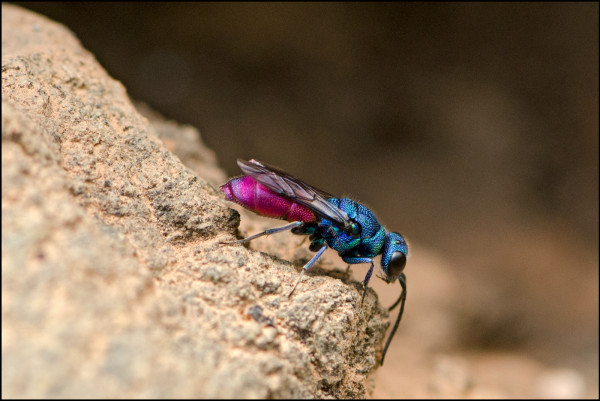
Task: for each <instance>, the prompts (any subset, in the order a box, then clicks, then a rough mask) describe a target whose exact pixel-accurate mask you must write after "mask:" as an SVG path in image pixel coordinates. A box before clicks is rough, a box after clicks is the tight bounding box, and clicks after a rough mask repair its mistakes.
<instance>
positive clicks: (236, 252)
mask: <svg viewBox="0 0 600 401" xmlns="http://www.w3.org/2000/svg"><path fill="white" fill-rule="evenodd" d="M145 113H146V114H147V115H148V116H149V118H150V121H149V120H148V119H147V118H145V117H143V116H142V115H141V114H140V112H138V110H137V109H136V107H135V106H134V105H133V104H132V103H131V101H130V100H129V99H128V97H127V94H126V91H125V89H124V88H123V86H122V85H121V84H120V83H119V82H117V81H115V80H114V79H112V78H111V77H109V76H108V75H107V73H106V71H104V70H103V69H102V68H101V67H100V66H99V65H98V63H97V61H96V60H95V59H94V57H93V56H92V55H91V54H90V53H89V52H87V51H86V50H85V49H83V48H82V47H81V45H80V43H79V42H78V41H77V39H76V38H75V37H74V36H73V34H72V33H71V32H69V31H68V30H67V29H66V28H65V27H63V26H61V25H59V24H56V23H54V22H52V21H50V20H48V19H46V18H44V17H41V16H39V15H37V14H34V13H31V12H28V11H26V10H23V9H20V8H18V7H15V6H11V5H6V4H3V5H2V320H3V328H2V351H3V368H2V379H3V380H2V394H3V396H5V397H43V398H45V397H75V398H79V397H203V398H213V397H260V398H264V397H319V398H322V397H364V396H365V394H366V384H367V383H368V379H367V376H368V374H369V372H371V371H372V369H373V368H374V366H375V364H376V359H377V355H378V352H379V350H380V347H381V343H382V340H383V336H384V333H385V329H386V327H387V319H385V318H386V313H385V311H383V310H382V309H381V307H380V306H379V304H378V303H377V301H376V298H375V297H374V296H373V292H372V291H371V292H370V293H369V296H368V298H367V300H366V302H365V307H364V308H362V309H361V308H360V306H359V299H360V297H359V289H360V286H359V285H358V284H357V283H355V282H350V283H348V282H347V280H340V278H342V279H343V278H344V276H343V275H341V274H337V277H338V278H335V277H334V278H332V277H328V276H326V275H325V274H324V273H325V272H324V271H321V270H318V269H317V270H316V274H310V275H308V276H307V277H306V278H305V279H304V280H303V282H302V285H301V286H300V287H299V288H298V291H297V292H296V294H295V296H294V297H292V299H289V300H288V298H287V297H286V296H285V294H286V293H287V291H289V289H290V288H291V285H292V284H293V282H294V281H295V280H296V278H297V277H298V274H299V272H298V267H297V266H296V267H295V266H293V265H292V264H291V263H289V262H285V261H282V260H279V259H276V258H274V257H272V256H269V255H267V254H265V253H261V252H257V251H250V250H248V249H246V248H244V247H241V246H219V244H218V241H220V240H228V239H229V240H230V239H232V238H233V236H232V235H233V234H234V233H235V229H236V226H237V224H239V215H238V213H237V212H236V211H234V210H233V209H230V205H229V204H227V202H225V201H224V199H223V197H222V196H221V193H220V192H219V191H218V190H217V189H215V185H216V184H217V183H218V182H222V181H223V180H224V179H225V176H224V174H223V173H222V172H221V170H219V169H218V167H217V166H216V160H215V157H214V155H213V154H212V152H210V151H209V150H207V149H205V148H204V147H203V145H202V144H201V143H200V142H199V135H198V133H197V131H196V130H195V129H193V128H191V127H182V126H179V125H177V124H175V123H171V122H167V121H164V119H162V118H160V117H159V116H157V115H155V114H152V112H149V111H148V110H145ZM159 137H162V138H163V140H162V141H161V139H159ZM169 148H170V149H171V150H174V151H175V152H176V153H178V154H179V155H180V156H182V157H183V158H185V159H186V160H187V162H188V166H189V167H186V166H184V165H183V164H182V163H181V161H180V159H179V158H178V157H177V156H175V155H174V154H173V153H172V152H171V151H170V150H169ZM192 169H193V170H194V171H192ZM207 180H208V181H207ZM209 181H210V183H209ZM332 275H333V276H335V275H336V273H332Z"/></svg>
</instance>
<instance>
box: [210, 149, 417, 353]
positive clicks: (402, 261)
mask: <svg viewBox="0 0 600 401" xmlns="http://www.w3.org/2000/svg"><path fill="white" fill-rule="evenodd" d="M237 163H238V165H239V166H240V168H241V169H242V171H243V172H244V175H242V176H240V177H235V178H232V179H230V180H229V181H228V182H227V183H225V184H223V185H222V186H221V191H223V192H224V193H225V199H227V200H228V201H232V202H235V203H238V204H240V205H242V206H243V207H245V208H246V209H249V210H251V211H252V212H254V213H257V214H259V215H261V216H266V217H272V218H278V219H283V220H287V221H289V222H291V223H290V224H287V225H285V226H283V227H278V228H271V229H268V230H265V231H263V232H261V233H258V234H255V235H252V236H250V237H248V238H244V239H240V240H237V241H231V242H222V244H239V243H244V242H248V241H251V240H253V239H255V238H258V237H261V236H263V235H269V234H275V233H278V232H282V231H286V230H291V232H292V233H294V234H298V235H309V239H310V241H311V243H310V246H309V249H310V250H311V251H313V252H316V254H315V256H314V257H313V258H312V259H311V260H310V261H309V262H308V263H306V265H304V267H303V268H302V272H301V273H300V277H298V281H296V284H295V285H294V287H293V288H292V290H291V291H290V293H289V294H288V297H290V296H291V295H292V294H293V293H294V291H295V290H296V287H297V286H298V284H299V283H300V281H301V280H302V276H303V275H304V272H306V271H307V270H308V269H310V268H311V267H312V266H313V265H314V264H315V262H316V261H317V259H319V257H320V256H321V255H322V254H323V252H325V250H326V249H327V248H328V247H329V248H332V249H334V250H335V251H337V252H338V254H339V256H340V257H341V258H342V260H343V261H344V262H346V263H348V264H349V265H353V264H357V263H370V265H371V266H370V267H369V270H368V271H367V274H366V276H365V278H364V280H363V286H364V290H363V294H362V298H361V305H362V302H363V301H364V299H365V294H366V292H367V284H368V283H369V280H370V279H371V275H372V274H373V269H374V263H373V258H374V257H376V256H377V255H380V254H381V270H382V273H383V275H382V277H381V278H382V279H383V280H384V281H386V282H387V283H393V282H394V281H396V280H398V282H399V283H400V286H401V287H402V292H401V293H400V297H399V298H398V300H397V301H396V302H394V304H393V305H392V306H391V307H390V308H389V310H390V311H391V310H393V309H394V308H395V307H396V306H398V304H400V312H399V313H398V317H397V318H396V322H395V324H394V327H393V328H392V332H391V333H390V335H389V337H388V339H387V341H386V344H385V347H384V349H383V353H382V356H381V365H383V360H384V358H385V354H386V352H387V350H388V347H389V346H390V343H391V341H392V338H393V337H394V334H395V333H396V330H397V329H398V325H399V324H400V320H401V319H402V314H403V312H404V303H405V301H406V276H405V275H404V273H403V270H404V266H405V265H406V257H407V256H408V245H407V243H406V240H405V239H404V237H403V236H402V235H400V234H398V233H395V232H390V231H387V230H386V229H385V228H384V227H383V226H382V225H381V224H380V223H379V222H378V221H377V218H376V217H375V215H374V214H373V212H372V211H371V210H370V209H368V208H367V207H365V206H363V205H361V204H360V203H358V202H356V201H353V200H352V199H349V198H336V197H334V196H332V195H330V194H328V193H326V192H324V191H321V190H319V189H316V188H314V187H312V186H310V185H308V184H306V183H304V182H302V181H301V180H299V179H298V178H295V177H292V176H291V175H289V174H287V173H286V172H284V171H282V170H280V169H279V168H277V167H274V166H270V165H268V164H266V163H262V162H259V161H256V160H254V159H252V160H250V161H246V160H242V159H238V160H237Z"/></svg>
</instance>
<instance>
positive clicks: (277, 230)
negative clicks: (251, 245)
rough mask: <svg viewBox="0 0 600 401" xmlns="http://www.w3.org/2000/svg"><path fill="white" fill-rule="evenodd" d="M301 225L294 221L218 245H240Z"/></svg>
mask: <svg viewBox="0 0 600 401" xmlns="http://www.w3.org/2000/svg"><path fill="white" fill-rule="evenodd" d="M302 224H303V223H302V222H300V221H294V222H293V223H290V224H287V225H285V226H283V227H279V228H269V229H268V230H265V231H263V232H262V233H258V234H254V235H252V236H250V237H248V238H243V239H238V240H237V241H227V242H219V244H225V245H231V244H242V243H244V242H248V241H252V240H253V239H255V238H258V237H262V236H263V235H269V234H275V233H279V232H281V231H286V230H294V229H295V228H298V227H299V226H301V225H302Z"/></svg>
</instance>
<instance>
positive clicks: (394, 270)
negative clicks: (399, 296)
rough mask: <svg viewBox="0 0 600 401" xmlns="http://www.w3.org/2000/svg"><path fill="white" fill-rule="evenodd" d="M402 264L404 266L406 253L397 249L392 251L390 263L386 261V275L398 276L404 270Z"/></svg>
mask: <svg viewBox="0 0 600 401" xmlns="http://www.w3.org/2000/svg"><path fill="white" fill-rule="evenodd" d="M404 266H406V255H405V254H403V253H402V252H398V251H396V252H394V253H392V257H391V258H390V263H388V276H389V277H394V278H395V277H398V276H399V275H400V273H402V271H403V270H404Z"/></svg>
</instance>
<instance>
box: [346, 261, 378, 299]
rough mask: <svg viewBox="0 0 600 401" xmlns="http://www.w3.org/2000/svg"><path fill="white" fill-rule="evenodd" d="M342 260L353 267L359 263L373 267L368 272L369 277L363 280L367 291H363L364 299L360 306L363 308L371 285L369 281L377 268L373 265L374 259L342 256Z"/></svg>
mask: <svg viewBox="0 0 600 401" xmlns="http://www.w3.org/2000/svg"><path fill="white" fill-rule="evenodd" d="M342 260H343V261H344V262H346V263H349V264H351V265H355V264H358V263H370V264H371V267H369V271H368V272H367V275H366V276H365V279H364V280H363V285H364V287H365V289H364V291H363V295H362V299H361V301H360V305H361V306H362V304H363V302H364V301H365V295H366V294H367V284H369V281H370V280H371V275H372V274H373V268H374V267H375V265H374V264H373V259H371V258H356V257H352V256H342Z"/></svg>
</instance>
